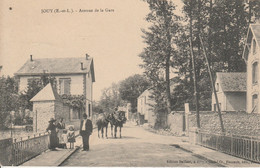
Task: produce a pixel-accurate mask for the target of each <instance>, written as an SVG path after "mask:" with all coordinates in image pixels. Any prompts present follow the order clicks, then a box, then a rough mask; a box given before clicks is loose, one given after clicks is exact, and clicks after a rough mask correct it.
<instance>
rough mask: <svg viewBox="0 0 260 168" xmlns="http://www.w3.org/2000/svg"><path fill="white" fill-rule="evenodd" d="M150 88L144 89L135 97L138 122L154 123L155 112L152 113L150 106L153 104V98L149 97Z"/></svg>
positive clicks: (150, 93)
mask: <svg viewBox="0 0 260 168" xmlns="http://www.w3.org/2000/svg"><path fill="white" fill-rule="evenodd" d="M151 96H152V90H151V89H146V90H145V91H144V92H143V93H142V94H141V95H140V96H139V97H138V98H137V112H138V113H139V120H141V121H139V122H141V124H143V122H144V123H148V124H150V125H154V124H155V121H156V114H155V113H154V111H153V109H152V106H151V105H153V104H155V102H154V100H153V99H152V98H151Z"/></svg>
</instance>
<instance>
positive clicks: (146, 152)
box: [62, 123, 219, 167]
mask: <svg viewBox="0 0 260 168" xmlns="http://www.w3.org/2000/svg"><path fill="white" fill-rule="evenodd" d="M108 136H109V138H108V139H106V138H104V139H102V138H101V139H99V138H98V136H97V131H94V133H93V134H92V136H91V138H90V151H88V152H86V151H82V150H81V149H80V150H78V151H77V152H76V153H74V154H73V155H72V156H71V157H70V158H69V159H68V160H66V161H65V162H64V163H63V164H62V166H95V167H98V166H156V167H157V166H167V167H168V166H175V167H180V166H181V167H190V166H196V167H198V166H203V167H209V166H210V167H212V166H213V167H217V166H219V165H218V164H217V163H212V162H209V161H207V160H203V158H200V157H197V156H196V155H194V154H192V153H191V152H188V151H185V150H183V149H181V148H178V145H177V144H183V143H187V142H183V141H182V140H181V139H180V138H176V137H174V136H164V135H158V134H154V133H151V132H149V131H146V130H144V128H142V127H138V126H134V125H132V124H131V123H127V124H125V125H124V127H123V128H122V138H121V139H120V138H117V139H114V138H111V135H110V127H109V128H108Z"/></svg>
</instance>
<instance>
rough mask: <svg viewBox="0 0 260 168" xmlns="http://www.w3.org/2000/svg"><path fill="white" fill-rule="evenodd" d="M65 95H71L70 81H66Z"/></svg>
mask: <svg viewBox="0 0 260 168" xmlns="http://www.w3.org/2000/svg"><path fill="white" fill-rule="evenodd" d="M64 94H70V79H66V80H64Z"/></svg>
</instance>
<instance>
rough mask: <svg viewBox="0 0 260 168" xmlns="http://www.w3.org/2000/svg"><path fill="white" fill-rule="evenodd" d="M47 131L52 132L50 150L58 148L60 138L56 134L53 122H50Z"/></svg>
mask: <svg viewBox="0 0 260 168" xmlns="http://www.w3.org/2000/svg"><path fill="white" fill-rule="evenodd" d="M46 131H51V133H50V145H49V149H55V148H56V147H57V146H58V136H57V132H56V126H55V125H54V124H53V123H52V122H50V123H49V125H48V128H47V129H46Z"/></svg>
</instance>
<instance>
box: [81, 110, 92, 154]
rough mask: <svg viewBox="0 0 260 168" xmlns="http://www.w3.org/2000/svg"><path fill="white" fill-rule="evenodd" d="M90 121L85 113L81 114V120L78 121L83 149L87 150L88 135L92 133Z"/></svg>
mask: <svg viewBox="0 0 260 168" xmlns="http://www.w3.org/2000/svg"><path fill="white" fill-rule="evenodd" d="M92 130H93V125H92V121H91V120H90V119H88V116H87V114H86V113H84V114H83V120H82V121H81V122H80V135H81V136H82V142H83V151H88V150H89V136H90V135H91V134H92Z"/></svg>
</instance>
